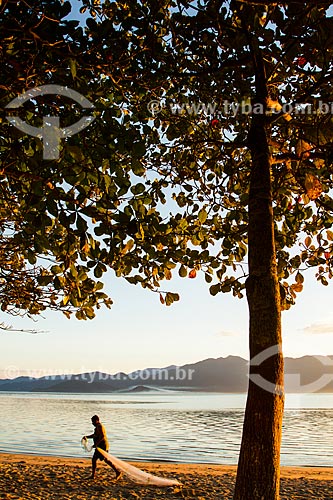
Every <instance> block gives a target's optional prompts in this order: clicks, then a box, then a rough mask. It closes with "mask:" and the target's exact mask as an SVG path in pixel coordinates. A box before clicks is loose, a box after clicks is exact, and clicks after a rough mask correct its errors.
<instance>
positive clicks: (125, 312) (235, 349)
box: [0, 1, 333, 378]
mask: <svg viewBox="0 0 333 500" xmlns="http://www.w3.org/2000/svg"><path fill="white" fill-rule="evenodd" d="M72 3H73V5H74V11H73V13H72V15H71V16H70V17H74V18H75V17H78V16H77V10H78V7H77V2H74V1H73V2H72ZM104 276H106V277H105V278H104V281H105V283H106V290H107V291H108V292H109V293H110V295H111V297H112V299H113V300H114V305H113V306H112V309H111V310H108V309H101V310H99V311H97V317H96V318H95V319H94V320H92V321H78V320H76V319H75V318H72V319H70V320H68V319H67V318H65V316H63V315H62V313H60V312H50V311H48V312H47V313H45V314H44V315H43V316H40V317H37V318H36V319H35V321H32V320H30V319H28V318H26V317H25V318H19V317H11V316H9V315H6V314H4V313H1V314H0V322H4V323H6V324H10V325H12V326H13V327H14V328H16V329H36V330H39V331H41V333H38V334H31V333H24V332H5V331H1V330H0V378H15V377H16V376H19V375H28V376H43V375H48V374H62V373H82V372H86V371H96V370H99V371H103V372H107V373H117V372H118V371H124V372H130V371H133V370H140V369H144V368H148V367H158V368H159V367H166V366H168V365H171V364H176V365H184V364H186V363H192V362H196V361H200V360H203V359H206V358H218V357H226V356H229V355H234V356H242V357H243V358H246V359H248V311H247V302H246V299H245V298H244V299H242V300H239V299H237V298H234V297H232V295H230V294H218V295H216V296H215V297H212V296H211V295H210V294H209V291H208V288H209V286H208V285H207V283H205V281H204V277H203V275H200V273H199V274H198V276H197V278H196V279H188V278H184V279H181V278H179V277H176V278H174V279H173V280H172V281H168V282H167V285H168V287H167V288H168V290H169V291H174V292H179V293H180V295H181V300H180V302H177V303H174V304H173V305H172V306H171V307H166V306H163V305H162V304H160V302H159V297H158V294H156V293H152V292H150V291H148V290H144V289H142V288H141V287H140V286H139V285H137V286H134V285H130V284H128V283H127V282H126V281H125V280H124V279H121V278H116V277H115V276H114V275H113V274H112V272H109V273H108V274H107V275H104ZM162 288H163V289H166V285H165V284H163V286H162ZM332 299H333V294H332V284H331V283H330V284H329V286H328V287H324V286H323V285H321V284H319V283H317V282H316V280H315V278H314V273H313V272H312V271H308V272H307V273H305V284H304V290H303V292H302V293H300V294H298V298H297V304H296V305H295V306H293V307H292V308H291V310H289V311H285V312H283V313H282V320H283V350H284V354H285V355H286V356H290V357H300V356H303V355H306V354H312V355H315V354H317V355H318V354H328V355H333V307H332V303H333V300H332ZM42 331H43V332H45V333H42Z"/></svg>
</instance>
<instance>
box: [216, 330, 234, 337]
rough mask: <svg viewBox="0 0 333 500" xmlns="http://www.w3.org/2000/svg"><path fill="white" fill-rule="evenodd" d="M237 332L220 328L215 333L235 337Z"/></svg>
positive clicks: (219, 335) (218, 335)
mask: <svg viewBox="0 0 333 500" xmlns="http://www.w3.org/2000/svg"><path fill="white" fill-rule="evenodd" d="M235 335H237V333H235V332H231V331H230V330H220V331H219V332H217V333H216V336H217V337H235Z"/></svg>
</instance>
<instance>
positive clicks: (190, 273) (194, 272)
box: [188, 269, 197, 278]
mask: <svg viewBox="0 0 333 500" xmlns="http://www.w3.org/2000/svg"><path fill="white" fill-rule="evenodd" d="M196 275H197V272H196V270H195V269H192V271H190V272H189V274H188V277H189V278H195V277H196Z"/></svg>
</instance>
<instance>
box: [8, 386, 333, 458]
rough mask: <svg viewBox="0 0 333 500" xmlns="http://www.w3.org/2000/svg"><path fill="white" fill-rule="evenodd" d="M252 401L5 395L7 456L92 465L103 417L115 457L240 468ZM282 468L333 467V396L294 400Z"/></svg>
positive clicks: (205, 396)
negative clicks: (89, 440)
mask: <svg viewBox="0 0 333 500" xmlns="http://www.w3.org/2000/svg"><path fill="white" fill-rule="evenodd" d="M245 402H246V395H245V394H217V393H202V392H201V393H193V392H186V393H184V392H172V391H157V392H153V393H152V392H147V393H136V394H134V393H131V394H125V393H118V394H115V393H112V394H110V393H108V394H61V393H52V394H50V393H7V392H3V393H1V392H0V405H1V417H2V418H1V421H0V452H8V453H28V454H37V455H55V456H63V457H87V456H89V455H87V453H86V452H84V451H83V450H82V449H81V447H80V440H81V437H82V436H83V435H87V434H91V433H92V432H93V427H92V425H91V422H90V418H91V416H92V415H94V414H98V415H99V416H100V419H101V421H102V422H103V424H104V425H105V427H106V429H107V433H108V437H109V441H110V453H112V454H113V455H115V456H117V457H119V458H121V459H124V460H133V461H166V462H178V463H212V464H237V459H238V452H239V448H240V442H241V434H242V424H243V416H244V407H245ZM281 463H282V465H295V466H296V465H298V466H331V467H333V394H287V396H286V409H285V415H284V423H283V443H282V455H281Z"/></svg>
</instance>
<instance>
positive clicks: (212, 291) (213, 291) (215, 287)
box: [209, 284, 221, 297]
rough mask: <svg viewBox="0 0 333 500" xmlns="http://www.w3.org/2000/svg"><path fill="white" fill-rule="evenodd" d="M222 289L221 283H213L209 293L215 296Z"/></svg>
mask: <svg viewBox="0 0 333 500" xmlns="http://www.w3.org/2000/svg"><path fill="white" fill-rule="evenodd" d="M220 291H221V285H220V284H217V285H212V286H211V287H210V288H209V293H210V294H211V295H213V297H215V295H217V294H218V293H219V292H220Z"/></svg>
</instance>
